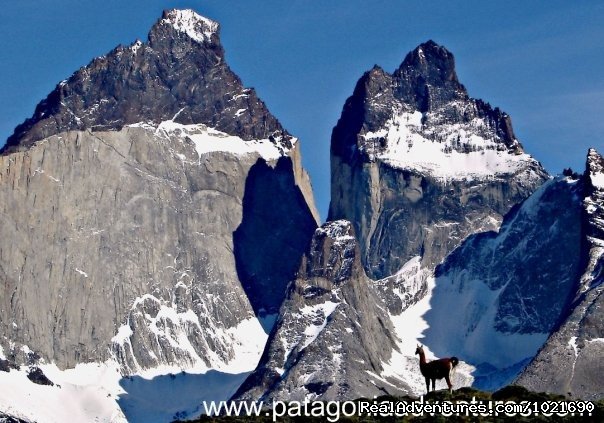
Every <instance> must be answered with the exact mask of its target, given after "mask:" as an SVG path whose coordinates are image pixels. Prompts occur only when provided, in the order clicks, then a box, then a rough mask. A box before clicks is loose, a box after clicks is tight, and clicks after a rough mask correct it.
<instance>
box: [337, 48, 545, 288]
mask: <svg viewBox="0 0 604 423" xmlns="http://www.w3.org/2000/svg"><path fill="white" fill-rule="evenodd" d="M331 164H332V187H331V192H332V197H331V205H330V212H329V219H332V220H335V219H348V220H350V221H351V222H353V224H354V226H355V230H356V233H357V234H358V237H359V242H360V246H361V254H362V262H363V265H364V268H365V270H366V271H367V273H368V275H369V276H370V277H372V278H374V279H382V278H386V277H389V276H391V275H393V274H394V273H395V272H397V271H398V270H399V269H401V267H402V266H403V265H404V264H405V263H406V262H407V261H409V260H410V259H411V258H413V257H415V256H421V257H422V263H423V265H424V266H425V267H427V268H433V267H434V266H435V265H436V264H438V263H439V262H440V261H441V260H442V259H443V258H444V257H445V255H446V254H447V253H448V252H450V251H451V250H452V249H453V248H454V247H455V246H456V245H458V244H459V242H461V240H463V239H464V238H465V237H466V236H468V235H469V234H471V233H475V232H479V231H482V230H489V229H495V228H496V227H497V226H498V224H499V222H500V221H501V217H502V216H503V214H505V213H506V212H507V211H508V210H510V208H511V207H512V206H513V205H514V204H517V203H518V202H520V201H522V200H523V199H525V198H526V197H528V196H529V195H530V194H531V193H532V192H533V191H534V190H535V189H536V188H537V187H538V186H540V185H541V184H542V183H543V181H544V180H545V179H546V178H547V174H546V172H545V171H544V170H543V168H542V167H541V165H540V164H539V163H538V162H537V161H535V160H534V159H532V158H531V157H530V156H528V155H526V154H524V152H523V149H522V146H521V144H520V143H519V142H518V140H517V139H516V138H515V135H514V132H513V130H512V126H511V121H510V118H509V116H508V115H507V114H505V113H503V112H502V111H501V110H499V109H497V108H495V109H493V108H492V107H491V106H490V105H489V104H488V103H485V102H483V101H481V100H475V99H472V98H470V97H469V96H468V94H467V92H466V90H465V88H464V86H463V85H461V84H460V83H459V81H458V79H457V75H456V73H455V67H454V59H453V55H452V54H451V53H450V52H448V51H447V50H446V49H445V48H444V47H441V46H438V45H437V44H435V43H434V42H431V41H430V42H427V43H425V44H422V45H420V46H419V47H418V48H417V49H415V50H414V51H413V52H411V53H409V54H408V55H407V57H406V58H405V60H404V61H403V63H402V64H401V66H400V67H399V68H398V69H397V70H396V71H395V72H394V73H393V74H389V73H387V72H385V71H384V70H382V69H380V68H378V67H375V68H373V69H372V70H370V71H369V72H367V73H366V74H365V75H364V76H363V77H362V78H361V79H360V80H359V82H358V83H357V86H356V88H355V90H354V93H353V95H352V96H351V97H350V98H349V99H348V100H347V101H346V104H345V105H344V109H343V111H342V116H341V118H340V120H339V121H338V124H337V125H336V127H335V128H334V130H333V134H332V140H331Z"/></svg>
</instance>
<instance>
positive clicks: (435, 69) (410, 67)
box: [398, 40, 458, 84]
mask: <svg viewBox="0 0 604 423" xmlns="http://www.w3.org/2000/svg"><path fill="white" fill-rule="evenodd" d="M409 71H414V73H418V74H419V75H421V76H422V77H423V79H425V80H426V82H428V83H430V84H438V83H442V82H445V81H454V82H458V79H457V74H456V72H455V57H454V56H453V54H452V53H451V52H450V51H449V50H447V49H446V48H445V47H443V46H441V45H439V44H437V43H435V42H434V41H432V40H428V41H426V42H425V43H422V44H420V45H419V46H417V47H416V48H415V49H414V50H413V51H411V52H409V53H408V54H407V56H406V57H405V60H403V63H402V64H401V66H400V67H399V69H398V72H399V73H405V72H409Z"/></svg>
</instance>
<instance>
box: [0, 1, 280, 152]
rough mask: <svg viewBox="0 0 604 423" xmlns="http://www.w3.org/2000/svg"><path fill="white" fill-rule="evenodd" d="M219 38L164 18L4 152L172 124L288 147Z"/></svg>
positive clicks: (172, 16)
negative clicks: (75, 133) (74, 134)
mask: <svg viewBox="0 0 604 423" xmlns="http://www.w3.org/2000/svg"><path fill="white" fill-rule="evenodd" d="M219 30H220V27H219V25H218V23H216V22H214V21H212V20H210V19H207V18H205V17H202V16H200V15H198V14H197V13H195V12H193V11H192V10H170V11H166V12H164V14H163V16H162V18H161V19H160V20H159V21H158V22H157V23H156V24H155V25H154V26H153V28H151V31H150V32H149V37H148V40H147V41H146V42H141V41H138V40H137V41H136V42H134V43H133V44H131V45H128V46H118V47H117V48H115V49H114V50H112V51H111V52H109V53H108V54H107V55H105V56H102V57H98V58H96V59H94V60H93V61H92V62H91V63H90V64H89V65H87V66H85V67H83V68H81V69H80V70H78V71H77V72H75V73H74V74H73V75H72V76H71V77H69V78H67V79H66V80H64V81H61V82H60V83H59V84H58V85H57V86H56V88H55V89H54V90H53V91H52V92H51V93H50V94H49V95H48V97H46V99H44V100H43V101H42V102H40V104H38V106H37V107H36V109H35V112H34V114H33V116H32V117H31V118H29V119H27V120H26V121H25V122H23V123H22V124H21V125H19V126H17V128H16V129H15V132H14V134H13V135H12V136H10V137H9V138H8V140H7V143H6V145H5V146H4V147H3V151H5V152H7V151H8V152H10V151H18V150H24V149H27V148H28V147H29V146H31V145H32V144H33V143H35V142H36V141H40V140H42V139H45V138H48V137H49V136H51V135H56V134H58V133H60V132H64V131H71V130H90V131H107V130H119V129H121V128H123V127H124V126H125V125H129V124H133V123H138V122H148V123H155V124H159V123H160V122H163V121H168V120H172V121H174V122H176V123H180V124H185V125H186V124H192V123H203V124H205V125H207V126H209V127H211V128H214V129H216V130H219V131H222V132H225V133H227V134H230V135H236V136H238V137H240V138H242V139H244V140H248V141H249V140H254V139H256V140H260V139H269V138H270V139H271V141H272V142H273V143H277V140H279V141H280V142H281V143H282V144H283V145H284V146H286V147H288V148H289V147H291V136H289V135H288V134H287V132H286V131H285V130H284V129H283V128H282V127H281V125H280V124H279V122H278V121H277V119H276V118H275V117H274V116H273V115H271V114H270V112H269V111H268V109H267V108H266V106H265V105H264V103H263V102H262V101H261V100H260V99H258V97H257V95H256V92H255V91H254V90H253V89H250V88H245V87H243V85H242V83H241V80H240V79H239V77H238V76H237V75H235V74H234V73H233V72H232V71H231V69H230V68H229V66H228V65H227V63H226V61H225V57H224V49H223V48H222V45H221V44H220V38H219Z"/></svg>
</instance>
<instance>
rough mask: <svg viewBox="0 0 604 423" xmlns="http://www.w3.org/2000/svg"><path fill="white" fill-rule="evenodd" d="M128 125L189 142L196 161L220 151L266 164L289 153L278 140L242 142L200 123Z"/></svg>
mask: <svg viewBox="0 0 604 423" xmlns="http://www.w3.org/2000/svg"><path fill="white" fill-rule="evenodd" d="M175 118H176V116H175ZM128 126H130V127H134V128H144V129H147V130H149V131H153V132H154V133H155V134H158V135H163V136H165V137H166V138H169V139H172V138H177V139H179V140H181V142H184V140H185V139H188V140H191V141H192V142H193V144H194V146H195V151H196V152H197V155H198V157H199V159H201V156H203V155H205V154H209V153H212V152H218V151H220V152H226V153H232V154H235V155H239V156H245V155H248V154H257V155H259V156H260V157H262V158H263V159H264V160H266V161H272V160H277V159H279V158H280V157H282V156H284V155H286V154H287V153H288V152H289V151H290V148H288V147H286V146H285V145H284V144H283V143H282V142H281V141H282V140H281V138H280V137H277V138H275V139H273V140H270V139H262V140H250V141H245V140H243V139H241V138H240V137H237V136H234V135H229V134H226V133H224V132H221V131H218V130H217V129H213V128H210V127H208V126H206V125H204V124H190V125H184V124H181V123H176V122H174V120H167V121H163V122H161V123H160V124H159V125H153V124H150V123H146V122H139V123H135V124H132V125H128ZM288 140H289V142H291V143H292V144H295V143H296V141H297V139H296V138H288ZM178 157H179V158H180V159H181V160H183V161H185V160H186V157H185V156H184V155H182V154H180V155H178Z"/></svg>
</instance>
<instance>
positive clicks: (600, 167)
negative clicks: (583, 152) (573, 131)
mask: <svg viewBox="0 0 604 423" xmlns="http://www.w3.org/2000/svg"><path fill="white" fill-rule="evenodd" d="M586 173H587V174H588V175H589V179H590V181H591V185H592V186H594V187H595V188H598V189H603V190H604V157H602V155H600V154H599V153H598V152H597V151H596V149H595V148H590V149H589V151H588V152H587V166H586Z"/></svg>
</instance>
